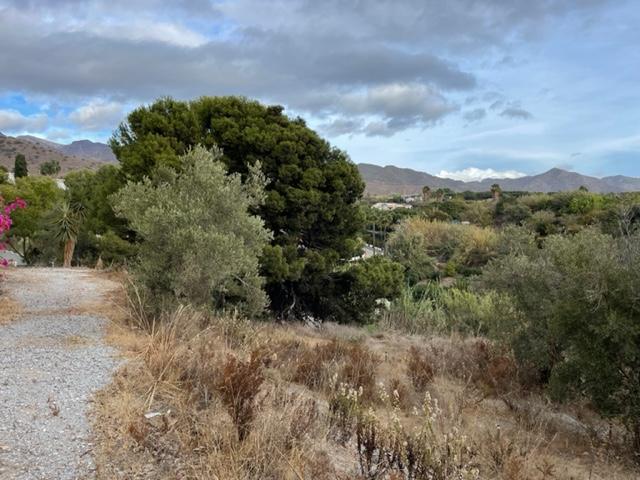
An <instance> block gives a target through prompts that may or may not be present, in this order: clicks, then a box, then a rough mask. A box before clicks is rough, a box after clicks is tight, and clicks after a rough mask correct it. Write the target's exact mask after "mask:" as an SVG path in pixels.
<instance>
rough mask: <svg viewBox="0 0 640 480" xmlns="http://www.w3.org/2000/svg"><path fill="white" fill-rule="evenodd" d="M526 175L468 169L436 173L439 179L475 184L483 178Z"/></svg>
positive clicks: (507, 171)
mask: <svg viewBox="0 0 640 480" xmlns="http://www.w3.org/2000/svg"><path fill="white" fill-rule="evenodd" d="M526 175H527V174H526V173H522V172H518V171H516V170H503V171H500V170H494V169H493V168H484V169H483V168H476V167H469V168H465V169H464V170H457V171H455V172H448V171H446V170H441V171H440V173H438V176H439V177H443V178H452V179H454V180H462V181H463V182H476V181H481V180H484V179H485V178H520V177H525V176H526Z"/></svg>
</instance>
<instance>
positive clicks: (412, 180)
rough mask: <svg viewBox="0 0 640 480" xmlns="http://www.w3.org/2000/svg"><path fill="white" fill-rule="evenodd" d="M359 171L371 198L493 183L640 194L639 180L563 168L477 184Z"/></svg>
mask: <svg viewBox="0 0 640 480" xmlns="http://www.w3.org/2000/svg"><path fill="white" fill-rule="evenodd" d="M358 170H359V171H360V175H361V176H362V178H363V180H364V181H365V184H366V190H365V193H366V194H369V195H393V194H401V195H412V194H418V193H420V192H421V191H422V187H424V186H425V185H426V186H428V187H429V188H432V189H437V188H449V189H451V190H453V191H456V192H463V191H472V192H483V191H488V190H490V189H491V185H493V184H494V183H497V184H499V185H500V188H502V190H507V191H522V192H562V191H570V190H577V189H578V188H580V187H582V186H584V187H586V188H588V189H589V191H591V192H600V193H608V192H615V193H620V192H633V191H640V178H635V177H625V176H622V175H617V176H612V177H604V178H597V177H590V176H587V175H581V174H579V173H576V172H570V171H567V170H562V169H560V168H552V169H551V170H549V171H547V172H544V173H541V174H539V175H530V176H525V177H520V178H486V179H484V180H482V181H475V182H463V181H461V180H453V179H451V178H442V177H437V176H435V175H430V174H428V173H425V172H419V171H416V170H412V169H410V168H399V167H395V166H391V165H388V166H386V167H380V166H378V165H371V164H368V163H360V164H358Z"/></svg>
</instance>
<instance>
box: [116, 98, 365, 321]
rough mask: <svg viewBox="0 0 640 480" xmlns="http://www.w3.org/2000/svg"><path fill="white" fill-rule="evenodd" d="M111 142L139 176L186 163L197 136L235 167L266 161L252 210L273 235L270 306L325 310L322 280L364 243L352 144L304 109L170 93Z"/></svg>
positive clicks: (134, 116)
mask: <svg viewBox="0 0 640 480" xmlns="http://www.w3.org/2000/svg"><path fill="white" fill-rule="evenodd" d="M110 143H111V147H112V148H113V151H114V153H115V154H116V156H117V157H118V159H119V161H120V164H121V167H122V172H123V174H124V175H125V176H126V177H127V178H128V179H131V180H136V181H137V180H140V179H142V178H143V177H144V176H151V177H154V176H158V175H160V172H165V171H166V169H167V168H169V169H178V170H179V169H181V168H182V167H181V161H180V159H179V156H180V155H182V154H184V153H185V152H186V151H187V149H188V148H189V147H191V146H193V145H196V144H202V145H204V146H205V147H212V146H213V145H214V144H216V145H218V146H219V147H220V148H221V149H222V151H223V153H224V154H223V155H221V156H220V158H219V159H220V160H221V161H222V162H224V164H225V165H226V166H227V168H228V171H229V172H230V173H239V174H241V175H242V176H243V178H244V177H246V176H247V174H248V172H249V170H250V169H251V166H252V165H256V164H257V163H258V162H259V163H260V165H261V169H262V171H263V173H264V175H265V177H266V178H267V179H269V183H268V185H267V187H266V194H267V195H266V199H265V202H264V203H263V204H262V205H261V206H256V207H255V211H256V212H257V213H258V214H259V215H260V216H261V217H262V219H263V220H264V222H265V225H266V227H267V228H268V229H270V230H271V231H272V232H273V235H274V236H273V241H272V243H271V245H269V246H267V247H266V248H265V249H264V252H263V255H262V258H261V270H262V272H263V274H264V275H265V277H266V279H267V286H266V287H267V291H268V293H269V296H270V298H271V305H272V308H273V309H274V310H275V311H276V312H278V313H281V314H284V313H285V312H290V313H301V312H310V313H312V314H314V315H318V314H319V313H320V312H321V311H323V306H324V303H325V302H326V301H327V300H328V299H327V298H326V297H325V295H326V292H325V291H323V288H322V285H323V284H325V283H327V282H328V281H331V275H332V273H333V272H334V271H335V270H336V268H338V267H339V266H340V265H342V264H344V263H345V262H346V261H347V260H348V259H350V258H351V257H353V256H354V255H355V254H356V252H357V249H358V242H357V234H358V233H359V232H360V230H361V217H360V211H359V209H358V207H357V205H356V201H357V200H358V199H359V198H360V196H361V195H362V192H363V190H364V184H363V182H362V180H361V179H360V176H359V174H358V171H357V168H356V166H355V165H354V164H353V163H351V162H350V161H349V159H348V157H347V156H346V154H344V153H343V152H341V151H339V150H337V149H335V148H332V147H331V146H330V145H329V144H328V143H327V142H326V141H324V140H323V139H321V138H320V137H319V136H318V135H317V134H316V133H315V132H313V131H312V130H310V129H309V128H307V126H306V125H305V123H304V121H303V120H302V119H299V118H298V119H293V120H292V119H290V118H288V117H287V116H286V115H284V114H283V109H282V107H279V106H264V105H261V104H259V103H258V102H255V101H250V100H247V99H244V98H239V97H203V98H200V99H198V100H195V101H192V102H182V101H177V100H173V99H169V98H165V99H161V100H158V101H156V102H155V103H153V104H151V105H149V106H145V107H141V108H138V109H137V110H134V111H133V112H132V113H131V114H130V115H129V117H128V119H127V122H126V123H124V124H122V125H121V126H120V127H119V129H118V130H117V131H116V133H115V135H114V137H113V138H112V140H111V142H110Z"/></svg>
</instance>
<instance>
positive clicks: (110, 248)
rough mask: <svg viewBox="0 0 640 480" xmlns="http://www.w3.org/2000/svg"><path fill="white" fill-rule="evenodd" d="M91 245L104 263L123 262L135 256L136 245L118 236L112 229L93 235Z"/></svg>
mask: <svg viewBox="0 0 640 480" xmlns="http://www.w3.org/2000/svg"><path fill="white" fill-rule="evenodd" d="M91 242H92V246H93V248H94V249H95V251H96V252H97V254H98V255H99V257H100V258H102V260H103V261H104V262H105V263H106V264H123V263H126V262H127V261H128V260H129V259H132V258H134V257H135V256H136V254H137V252H138V246H137V245H136V244H134V243H130V242H127V241H126V240H123V239H122V238H120V237H119V236H118V235H116V233H114V232H113V230H107V232H106V233H104V234H99V235H94V236H93V237H92V239H91Z"/></svg>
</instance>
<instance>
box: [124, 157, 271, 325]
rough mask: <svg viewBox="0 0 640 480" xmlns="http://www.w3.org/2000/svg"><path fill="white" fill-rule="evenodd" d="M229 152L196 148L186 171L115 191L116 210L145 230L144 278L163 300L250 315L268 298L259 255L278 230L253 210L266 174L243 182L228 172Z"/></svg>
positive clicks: (139, 273)
mask: <svg viewBox="0 0 640 480" xmlns="http://www.w3.org/2000/svg"><path fill="white" fill-rule="evenodd" d="M221 155H222V153H221V152H220V151H219V150H217V149H215V148H214V149H213V150H212V151H207V150H205V149H204V148H202V147H196V148H195V149H193V150H190V151H189V152H188V153H187V154H185V155H184V156H182V157H181V159H180V161H181V162H182V173H181V174H180V175H177V174H173V175H167V178H166V179H165V180H164V181H162V182H160V183H158V184H154V183H152V182H151V180H149V179H145V180H143V181H142V182H140V183H129V184H128V185H127V186H125V187H124V188H123V189H122V190H120V191H119V192H118V193H116V194H115V196H114V207H115V209H116V211H117V212H118V213H119V214H120V215H122V216H123V217H125V218H126V219H127V220H128V221H129V222H130V224H131V227H132V228H133V229H134V230H135V231H136V233H137V234H138V235H139V236H140V239H141V245H140V251H139V260H138V264H137V266H136V268H135V275H136V277H137V279H138V280H139V281H140V282H141V283H142V285H144V286H145V287H146V289H147V290H148V291H149V292H150V294H151V295H152V296H153V297H154V298H155V299H156V300H157V301H156V302H155V303H156V304H161V303H162V302H164V301H167V300H168V301H172V300H173V301H176V300H177V301H179V302H184V303H192V304H194V305H201V306H209V307H214V308H229V307H230V308H238V309H240V310H242V311H243V312H245V313H247V314H248V315H253V314H257V313H260V312H261V311H262V309H263V308H264V307H265V305H266V296H265V293H264V291H263V289H262V286H263V283H264V282H263V279H262V277H260V276H259V274H258V257H259V255H260V253H261V252H262V250H263V248H264V247H265V245H267V244H268V242H269V240H270V238H271V235H270V233H269V232H268V231H267V230H266V229H265V227H264V223H263V221H262V220H261V219H260V218H259V217H257V216H254V215H251V214H250V213H249V209H250V208H252V207H256V206H257V205H258V204H259V203H260V202H262V201H263V198H264V193H263V186H262V185H263V182H264V180H263V177H262V176H261V175H260V173H259V172H258V171H257V170H253V171H252V172H251V173H250V174H249V176H248V177H247V180H246V181H245V182H244V183H243V182H242V181H241V178H240V175H227V174H226V170H225V167H224V165H223V164H222V163H221V162H220V161H219V160H220V157H221Z"/></svg>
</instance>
